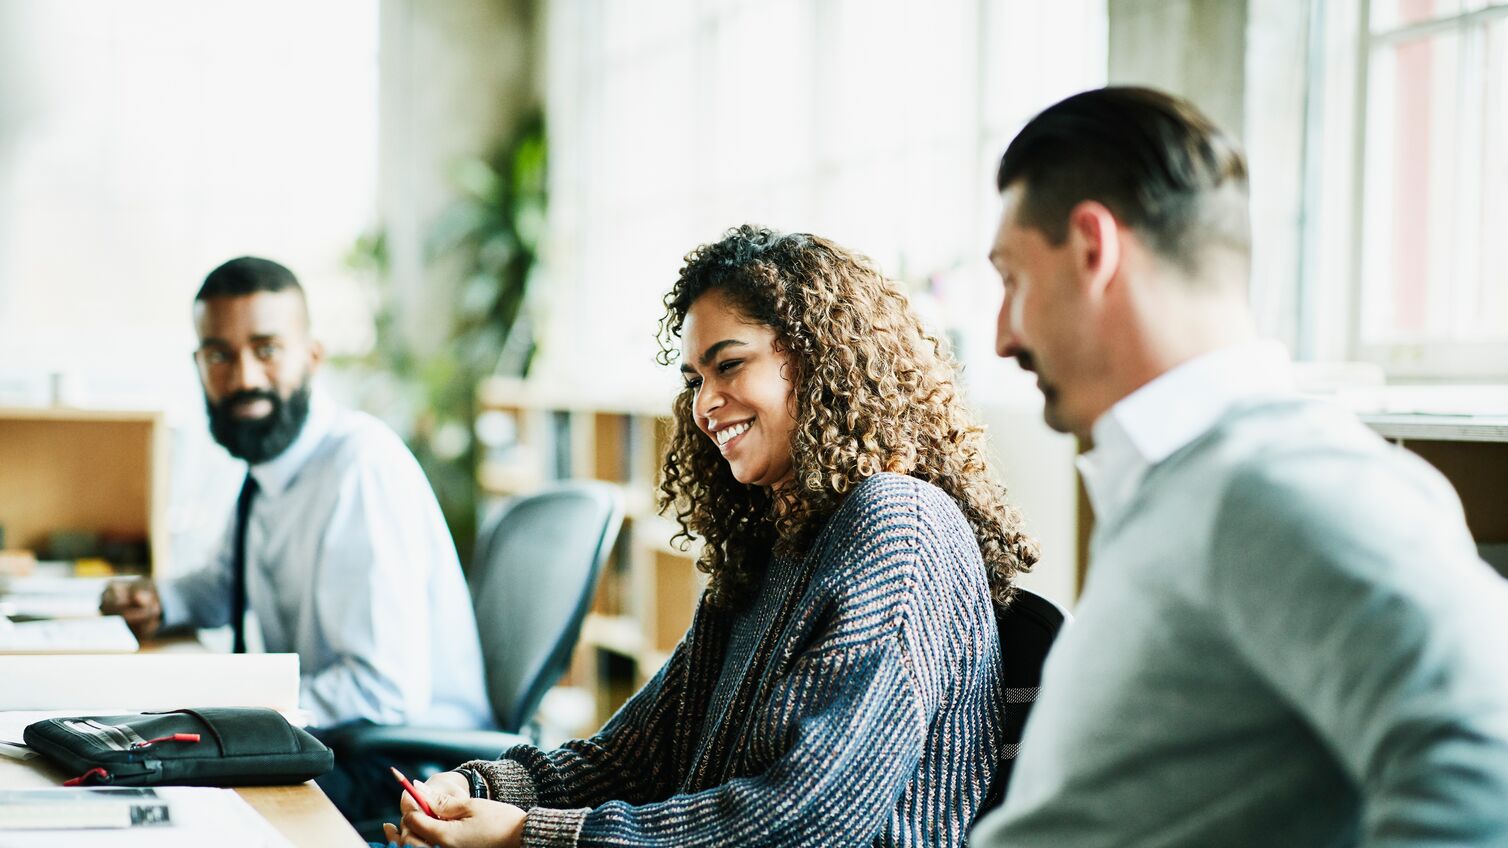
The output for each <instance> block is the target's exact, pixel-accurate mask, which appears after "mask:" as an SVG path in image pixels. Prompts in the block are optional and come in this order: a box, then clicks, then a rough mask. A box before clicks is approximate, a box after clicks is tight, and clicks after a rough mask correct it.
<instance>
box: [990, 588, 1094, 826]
mask: <svg viewBox="0 0 1508 848" xmlns="http://www.w3.org/2000/svg"><path fill="white" fill-rule="evenodd" d="M1069 618H1070V616H1069V615H1068V613H1067V612H1066V611H1064V610H1063V608H1062V607H1059V606H1058V605H1057V604H1055V603H1053V602H1052V601H1050V600H1048V599H1047V598H1044V597H1042V596H1041V595H1038V594H1036V593H1035V592H1031V591H1028V590H1026V589H1021V588H1018V589H1016V596H1015V597H1014V598H1012V599H1011V604H1010V606H1008V607H1006V609H1005V611H1004V612H1000V611H999V610H996V612H995V626H996V628H998V629H999V631H1000V666H1001V673H1000V677H1001V680H1002V681H1003V682H1004V683H1005V742H1006V745H1005V751H1004V753H1003V754H1002V755H1001V761H1000V770H999V771H998V772H996V773H995V781H994V783H992V784H990V791H989V794H987V795H986V796H985V798H984V803H983V804H981V805H980V807H979V811H978V812H977V813H975V815H974V820H975V821H978V820H979V819H980V818H982V817H983V816H984V815H985V814H986V813H988V812H990V811H991V810H993V809H995V808H996V807H998V806H1000V802H1001V801H1004V800H1005V792H1006V789H1007V788H1008V787H1009V785H1010V781H1011V771H1012V770H1013V769H1014V768H1015V767H1016V751H1017V749H1018V748H1019V747H1020V745H1021V733H1022V731H1023V730H1024V729H1025V728H1026V717H1027V715H1029V714H1030V713H1031V709H1032V705H1033V704H1035V703H1036V701H1037V688H1038V687H1039V686H1041V685H1042V663H1043V661H1045V660H1046V659H1047V652H1048V650H1049V649H1051V648H1052V643H1053V641H1054V640H1055V639H1057V638H1058V631H1060V630H1061V629H1062V628H1063V625H1064V624H1065V623H1067V621H1068V619H1069Z"/></svg>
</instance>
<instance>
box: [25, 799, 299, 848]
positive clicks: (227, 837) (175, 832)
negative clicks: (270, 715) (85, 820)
mask: <svg viewBox="0 0 1508 848" xmlns="http://www.w3.org/2000/svg"><path fill="white" fill-rule="evenodd" d="M32 791H54V792H70V791H73V790H67V789H57V790H32ZM79 791H87V790H79ZM152 791H153V793H154V794H155V795H156V796H157V797H158V798H160V799H161V800H162V801H163V802H164V803H165V804H166V805H167V807H168V808H169V810H170V813H171V814H170V816H169V818H170V822H169V823H168V824H166V825H152V826H150V827H130V828H119V829H93V830H85V829H71V830H70V829H58V828H48V829H46V830H10V829H0V848H31V846H37V845H68V846H71V847H72V848H93V846H96V845H97V846H112V848H113V846H125V848H129V846H132V845H149V846H152V848H202V846H205V845H213V846H215V848H292V845H291V844H290V843H289V842H288V840H287V839H284V838H283V836H282V834H280V833H278V832H277V831H276V830H274V829H273V827H272V825H270V824H268V823H267V820H266V819H264V818H262V817H261V816H260V815H257V812H256V811H255V810H253V809H252V808H251V805H249V804H247V803H246V801H245V800H243V799H242V798H241V796H240V795H237V794H236V792H235V790H232V789H206V788H201V787H188V786H159V787H155V788H154V789H153V790H152Z"/></svg>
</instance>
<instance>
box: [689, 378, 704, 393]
mask: <svg viewBox="0 0 1508 848" xmlns="http://www.w3.org/2000/svg"><path fill="white" fill-rule="evenodd" d="M701 387H702V378H701V377H692V378H691V379H689V380H687V381H686V388H688V389H690V390H692V391H696V390H697V389H700V388H701Z"/></svg>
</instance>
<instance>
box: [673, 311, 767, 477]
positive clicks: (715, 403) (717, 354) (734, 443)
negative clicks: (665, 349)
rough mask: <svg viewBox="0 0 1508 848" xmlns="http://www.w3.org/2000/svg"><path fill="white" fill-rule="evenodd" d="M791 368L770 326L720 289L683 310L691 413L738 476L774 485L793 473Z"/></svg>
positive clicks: (684, 365)
mask: <svg viewBox="0 0 1508 848" xmlns="http://www.w3.org/2000/svg"><path fill="white" fill-rule="evenodd" d="M792 370H793V369H792V367H791V359H790V356H789V355H788V354H787V353H785V352H784V351H780V350H776V348H775V331H774V330H773V329H771V328H770V327H767V326H765V325H764V324H757V323H753V322H751V321H749V319H748V318H746V317H745V316H744V315H743V313H741V312H740V311H739V310H738V309H737V308H736V307H734V306H733V304H732V302H731V301H730V300H729V299H728V297H727V295H725V294H724V293H723V292H722V291H719V290H717V289H713V290H712V291H709V292H707V293H706V294H704V295H702V296H701V297H699V298H697V300H696V302H695V303H692V304H691V308H690V309H689V310H687V312H686V320H685V322H684V323H683V325H682V327H681V376H683V377H684V378H685V379H686V385H687V386H689V387H691V389H692V390H693V391H694V392H695V396H694V398H693V399H692V402H691V414H692V417H693V418H694V419H695V420H696V426H697V429H699V430H701V431H702V433H703V434H705V435H706V436H707V438H709V439H711V440H712V443H713V444H714V445H716V446H717V449H718V450H719V451H720V452H721V453H722V455H723V459H725V460H727V461H728V467H729V468H730V469H731V470H732V471H733V477H734V479H736V480H738V482H740V483H744V484H746V485H751V486H767V487H771V488H779V487H781V486H784V485H786V484H787V483H789V482H790V481H791V479H792V477H793V476H794V470H793V467H792V464H791V440H792V436H793V434H794V433H795V431H796V418H795V415H794V412H795V400H794V398H793V396H792V393H791V390H792V385H791V380H790V376H791V373H792Z"/></svg>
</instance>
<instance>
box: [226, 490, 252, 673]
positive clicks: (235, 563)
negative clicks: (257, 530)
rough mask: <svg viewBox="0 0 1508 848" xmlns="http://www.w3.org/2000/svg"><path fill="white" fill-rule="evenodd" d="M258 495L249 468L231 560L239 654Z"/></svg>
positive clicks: (232, 613) (232, 618) (243, 635)
mask: <svg viewBox="0 0 1508 848" xmlns="http://www.w3.org/2000/svg"><path fill="white" fill-rule="evenodd" d="M256 495H257V481H256V478H254V477H252V476H251V472H250V471H249V470H248V471H247V472H246V482H244V483H242V484H241V495H240V496H239V497H237V498H236V548H235V551H234V553H233V555H232V558H231V561H230V568H231V578H230V626H231V630H232V631H233V632H234V633H235V634H236V635H235V643H234V647H233V648H232V650H234V651H235V652H236V653H238V654H244V653H246V525H247V523H248V522H249V521H250V519H251V502H252V499H254V498H255V497H256Z"/></svg>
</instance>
